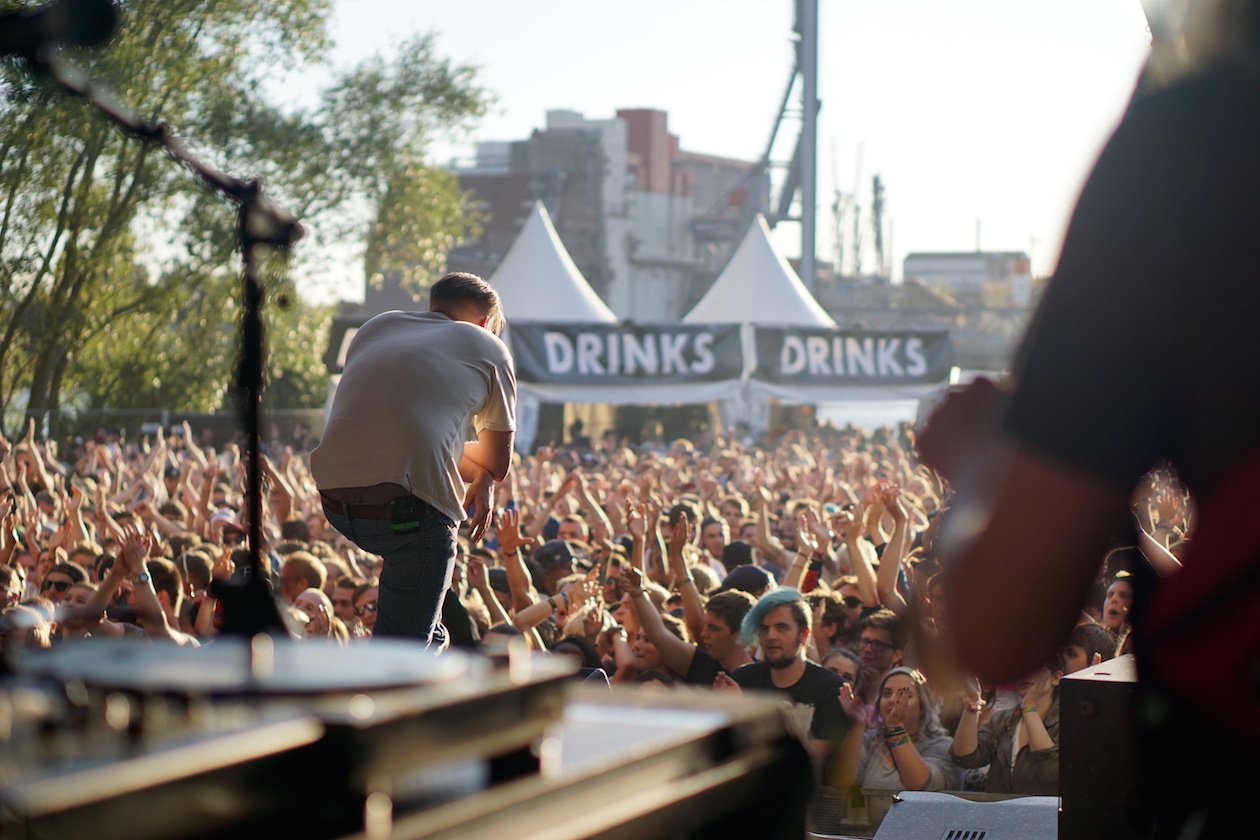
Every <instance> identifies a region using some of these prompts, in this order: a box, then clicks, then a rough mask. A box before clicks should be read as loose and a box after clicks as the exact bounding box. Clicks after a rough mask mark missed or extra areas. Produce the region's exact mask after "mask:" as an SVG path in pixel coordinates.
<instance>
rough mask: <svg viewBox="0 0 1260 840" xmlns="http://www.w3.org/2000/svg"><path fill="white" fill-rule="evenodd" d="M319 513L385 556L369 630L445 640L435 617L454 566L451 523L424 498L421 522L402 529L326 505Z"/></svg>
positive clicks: (369, 549)
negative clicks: (396, 530)
mask: <svg viewBox="0 0 1260 840" xmlns="http://www.w3.org/2000/svg"><path fill="white" fill-rule="evenodd" d="M353 510H354V509H353V507H352V508H351V512H353ZM324 515H325V516H327V517H328V523H329V524H330V525H332V526H333V527H334V528H336V529H337V530H338V531H340V532H341V533H343V534H345V535H346V537H347V538H349V540H350V541H351V542H353V543H354V544H355V545H357V546H358V547H359V548H361V549H363V550H364V551H367V552H369V553H371V554H379V555H380V556H381V557H382V558H383V560H384V562H383V563H382V565H381V578H380V591H379V594H378V595H377V601H376V626H375V628H374V629H373V631H372V635H373V636H393V637H402V638H408V639H420V640H422V641H425V642H429V643H431V644H434V645H435V646H441V645H444V644H445V643H446V628H445V627H443V626H442V623H441V621H440V620H439V618H440V616H441V613H442V598H443V597H444V596H445V594H446V590H447V588H448V587H449V586H450V585H451V572H452V570H453V569H454V566H455V531H456V528H455V523H454V522H452V521H451V520H450V519H449V518H448V517H447V516H446V515H445V514H443V513H441V512H440V511H438V510H437V509H436V508H434V507H433V506H432V505H430V504H428V503H427V502H421V503H420V527H419V528H418V529H416V530H415V531H411V532H410V533H405V534H397V533H394V529H393V524H392V523H391V522H390V521H389V520H385V519H360V518H359V517H353V518H347V517H345V516H343V515H342V514H340V513H337V512H336V511H333V510H330V509H329V508H328V506H327V505H325V506H324Z"/></svg>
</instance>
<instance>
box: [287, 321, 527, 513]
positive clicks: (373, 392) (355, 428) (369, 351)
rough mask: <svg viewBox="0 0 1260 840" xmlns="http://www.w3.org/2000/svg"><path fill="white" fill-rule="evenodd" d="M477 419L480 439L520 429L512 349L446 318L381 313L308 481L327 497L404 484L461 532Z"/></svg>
mask: <svg viewBox="0 0 1260 840" xmlns="http://www.w3.org/2000/svg"><path fill="white" fill-rule="evenodd" d="M474 419H475V428H476V430H477V431H478V432H479V431H481V430H482V429H488V430H490V431H496V432H510V431H514V430H515V428H516V372H515V370H514V368H513V365H512V356H511V354H510V353H509V352H508V348H507V346H506V345H505V344H504V343H503V342H502V341H500V340H499V339H498V338H497V337H496V336H495V335H494V334H492V333H491V332H489V331H488V330H486V329H483V328H482V327H479V326H477V325H476V324H470V323H466V322H463V321H455V320H452V319H451V318H449V317H448V316H446V315H444V314H442V313H440V312H398V311H394V312H385V313H382V314H380V315H377V316H376V317H375V318H372V319H371V320H369V321H368V322H367V323H366V324H364V325H363V326H362V327H360V328H359V331H358V333H357V334H356V335H355V337H354V341H353V342H351V344H350V349H349V350H348V351H347V353H346V365H345V369H344V371H343V372H342V374H341V382H340V383H339V384H338V386H337V393H336V395H335V396H334V398H333V404H332V408H331V409H330V410H329V412H328V422H327V424H326V425H325V428H324V435H323V438H322V439H321V441H320V444H319V446H318V447H316V448H315V451H313V452H312V453H311V473H312V474H313V475H314V477H315V482H316V484H318V486H319V488H320V489H321V490H330V489H334V488H338V487H370V486H372V485H376V484H384V483H393V484H399V485H402V486H403V487H406V488H409V489H410V490H411V492H412V493H414V494H415V495H416V496H418V497H419V498H421V499H423V500H424V501H426V502H428V503H429V504H431V505H433V506H434V507H435V508H437V509H438V510H440V511H441V512H442V513H444V514H445V515H446V516H448V517H450V519H451V520H452V521H454V522H460V521H462V520H463V519H464V518H465V514H464V511H463V506H462V500H463V498H464V490H465V487H464V482H463V479H461V478H460V475H459V470H458V465H459V461H460V458H461V457H462V456H463V448H464V440H465V436H466V433H467V429H468V425H469V423H470V422H472V421H474Z"/></svg>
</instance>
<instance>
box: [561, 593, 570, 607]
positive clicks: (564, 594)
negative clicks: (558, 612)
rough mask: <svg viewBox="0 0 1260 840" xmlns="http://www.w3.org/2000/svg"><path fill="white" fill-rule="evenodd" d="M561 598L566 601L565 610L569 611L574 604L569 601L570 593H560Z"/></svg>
mask: <svg viewBox="0 0 1260 840" xmlns="http://www.w3.org/2000/svg"><path fill="white" fill-rule="evenodd" d="M560 597H561V598H563V599H564V608H565V609H566V610H567V609H568V608H569V606H570V604H571V603H572V602H571V601H569V593H568V592H561V593H560Z"/></svg>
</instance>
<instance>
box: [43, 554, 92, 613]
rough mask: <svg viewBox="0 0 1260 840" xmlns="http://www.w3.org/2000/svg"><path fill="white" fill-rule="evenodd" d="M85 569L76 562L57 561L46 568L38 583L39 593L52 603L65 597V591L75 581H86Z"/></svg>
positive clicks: (67, 590)
mask: <svg viewBox="0 0 1260 840" xmlns="http://www.w3.org/2000/svg"><path fill="white" fill-rule="evenodd" d="M87 579H88V574H87V571H86V570H85V569H84V568H83V567H82V566H80V565H78V564H77V563H57V564H55V565H54V566H53V567H52V568H51V569H49V570H48V574H46V575H44V579H43V580H42V581H41V582H40V584H39V594H40V595H43V596H44V597H45V598H47V599H48V600H49V601H52V602H53V603H54V604H60V603H61V602H62V601H64V600H65V599H66V593H67V592H69V591H70V587H72V586H74V585H75V584H76V583H86V582H87Z"/></svg>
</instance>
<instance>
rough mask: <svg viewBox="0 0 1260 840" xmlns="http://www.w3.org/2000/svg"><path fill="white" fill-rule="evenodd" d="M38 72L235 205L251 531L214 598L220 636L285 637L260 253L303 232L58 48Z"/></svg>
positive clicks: (287, 244) (240, 384)
mask: <svg viewBox="0 0 1260 840" xmlns="http://www.w3.org/2000/svg"><path fill="white" fill-rule="evenodd" d="M35 69H36V71H37V72H46V73H48V75H50V76H51V77H52V78H53V79H55V80H56V81H57V83H58V84H59V85H61V87H63V88H65V89H66V90H67V91H69V92H70V93H72V94H74V95H76V96H82V97H83V98H85V99H87V100H88V101H89V102H91V103H92V104H93V105H94V106H95V107H96V108H97V110H99V111H100V112H101V113H103V114H104V115H105V116H106V117H108V118H109V119H110V120H111V121H112V122H113V123H115V124H116V125H118V126H119V127H120V128H122V129H123V131H125V132H126V133H128V134H130V135H132V136H133V137H137V138H139V139H140V140H142V141H144V142H146V143H151V144H153V145H156V146H160V147H161V148H163V149H165V150H166V151H167V153H168V154H170V155H171V157H173V158H175V160H176V161H178V162H179V163H182V164H183V165H184V166H186V167H187V168H188V169H189V170H190V171H191V172H192V173H193V175H195V176H196V177H197V179H198V180H200V181H201V182H202V184H204V185H205V186H207V187H209V188H210V189H211V190H214V191H216V192H218V193H220V194H222V195H223V196H224V197H225V198H227V199H228V200H229V201H231V202H232V203H233V204H235V205H237V207H238V214H237V225H236V231H237V237H238V239H239V241H240V246H241V259H242V263H243V272H242V284H241V285H242V298H243V301H244V307H243V314H242V319H241V358H240V363H239V365H238V366H237V371H236V385H237V390H238V393H239V396H240V399H241V414H242V424H243V426H244V428H245V435H246V439H247V445H246V449H247V455H246V493H245V498H246V504H247V508H246V510H247V516H248V524H247V527H248V532H249V564H248V566H246V568H245V574H244V575H243V577H244V580H242V581H241V582H239V583H234V582H231V581H227V580H216V581H214V582H213V583H212V584H211V593H212V594H213V596H214V597H216V598H218V599H219V600H221V601H222V602H223V620H222V623H221V626H220V628H219V632H220V634H221V635H232V636H244V637H253V636H255V635H258V634H260V633H261V634H266V635H280V636H288V630H287V628H286V627H285V624H284V621H283V620H282V619H281V617H280V610H279V608H278V607H277V605H276V599H275V597H274V596H273V595H272V594H271V590H270V588H269V587H268V585H267V583H266V581H265V572H264V571H263V565H262V558H261V553H260V546H261V544H262V470H261V461H260V456H261V438H262V435H261V433H260V426H261V419H260V413H261V412H260V409H261V402H262V385H263V356H264V339H263V326H262V303H263V289H262V283H261V282H260V280H259V276H258V256H257V249H258V248H259V247H261V246H272V247H275V248H283V249H288V248H291V247H292V246H293V245H295V244H296V243H297V242H298V240H300V239H301V238H302V236H303V235H304V234H305V230H304V229H303V227H302V225H301V224H300V223H299V222H298V220H297V219H296V218H294V217H293V216H291V215H289V214H287V213H285V212H284V211H282V210H280V209H279V208H277V207H275V206H274V205H272V204H271V203H269V202H268V201H267V200H266V199H265V198H264V197H263V194H262V184H261V183H260V182H259V180H258V179H257V178H255V179H251V180H249V181H242V180H240V179H239V178H235V177H232V176H231V175H226V174H224V173H222V172H220V171H219V170H217V169H215V168H214V167H212V166H210V165H209V164H207V163H204V162H202V161H200V160H198V159H197V158H196V157H195V156H194V155H193V154H192V153H190V152H189V151H188V150H187V149H186V148H184V146H183V144H182V143H180V142H179V140H178V139H176V137H175V136H174V134H173V133H172V132H171V129H170V127H169V126H168V125H167V124H166V123H164V122H147V121H145V120H143V119H141V118H139V117H137V116H136V115H135V114H134V113H131V112H129V111H128V110H127V108H126V107H125V106H123V105H122V104H120V103H118V102H117V101H115V100H114V98H113V97H112V96H111V95H110V94H109V93H108V91H106V90H104V89H103V88H101V87H99V86H98V85H95V84H93V83H92V82H91V81H90V80H88V79H87V78H86V77H84V76H83V74H82V73H80V72H79V71H78V70H76V69H75V68H74V67H71V66H70V65H68V64H67V63H66V62H64V61H63V60H62V59H61V57H60V55H59V53H58V51H57V50H52V51H49V52H48V53H46V54H44V55H42V56H41V57H40V61H39V62H38V64H37V65H36V66H35Z"/></svg>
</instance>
